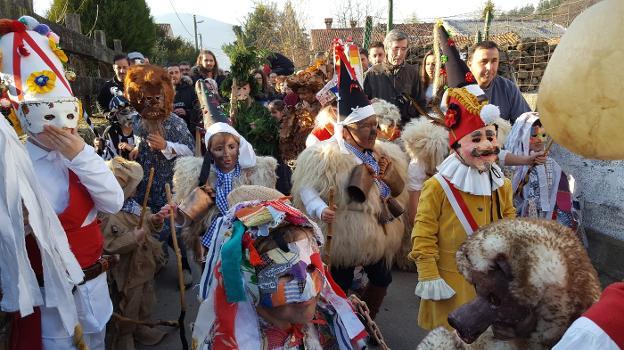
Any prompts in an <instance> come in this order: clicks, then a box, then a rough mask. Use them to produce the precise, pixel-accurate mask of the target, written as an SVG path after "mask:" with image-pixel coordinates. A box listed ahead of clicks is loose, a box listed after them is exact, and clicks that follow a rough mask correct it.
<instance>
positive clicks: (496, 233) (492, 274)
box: [418, 219, 600, 349]
mask: <svg viewBox="0 0 624 350" xmlns="http://www.w3.org/2000/svg"><path fill="white" fill-rule="evenodd" d="M457 267H458V269H459V271H460V272H461V273H462V275H463V276H464V277H465V278H466V279H467V280H468V281H469V282H470V283H472V284H474V285H475V288H476V291H477V297H476V298H475V299H474V300H473V301H471V302H469V303H468V304H465V305H464V306H462V307H460V308H459V309H457V310H455V311H453V312H452V313H451V314H449V324H451V326H453V328H455V329H456V331H457V332H456V333H451V332H449V331H447V330H446V329H442V328H438V329H435V330H433V331H432V332H431V333H429V335H427V337H426V338H425V339H424V340H423V342H422V343H421V344H420V345H419V347H418V349H439V348H445V349H498V348H499V346H503V345H504V347H500V348H505V349H550V348H551V347H552V346H553V345H554V344H555V343H556V342H557V341H558V340H559V339H560V338H561V336H562V335H563V333H564V332H565V330H566V329H567V327H568V326H569V325H570V324H571V323H572V322H573V321H574V320H575V319H576V318H578V317H579V316H580V315H581V314H582V313H583V312H584V311H585V310H586V309H587V308H588V307H589V306H591V305H592V304H593V303H594V302H595V301H596V300H597V299H598V296H599V294H600V285H599V282H598V276H597V274H596V271H595V270H594V268H593V267H592V265H591V262H590V260H589V257H588V256H587V253H586V252H585V250H584V248H583V247H582V245H581V243H580V241H579V240H578V239H577V238H576V236H575V235H574V234H573V232H572V231H570V230H569V229H568V228H566V227H564V226H562V225H560V224H558V223H556V222H554V221H543V220H541V221H538V220H532V219H514V220H505V221H497V222H494V223H492V224H490V225H488V226H485V227H483V228H482V229H480V230H479V231H477V232H475V233H474V234H473V235H471V236H470V237H469V238H468V240H466V242H465V243H464V244H463V245H462V246H461V248H460V249H459V250H458V252H457Z"/></svg>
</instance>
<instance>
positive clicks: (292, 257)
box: [256, 238, 324, 308]
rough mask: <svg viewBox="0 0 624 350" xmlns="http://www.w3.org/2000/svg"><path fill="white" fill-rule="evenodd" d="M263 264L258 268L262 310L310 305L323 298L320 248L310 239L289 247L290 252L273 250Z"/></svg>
mask: <svg viewBox="0 0 624 350" xmlns="http://www.w3.org/2000/svg"><path fill="white" fill-rule="evenodd" d="M262 260H263V261H264V262H265V264H263V266H259V267H256V273H257V276H258V292H259V295H258V296H257V298H258V299H257V300H258V304H259V305H260V306H262V307H265V308H279V307H281V306H286V305H290V304H301V303H307V302H309V301H311V300H312V299H314V298H315V297H316V296H318V295H319V294H320V292H321V289H322V287H323V283H324V275H323V266H322V262H321V257H320V254H319V249H318V247H317V246H316V244H314V243H313V242H312V241H310V240H309V239H307V238H306V239H301V240H298V241H295V242H291V243H288V251H284V250H282V249H281V248H275V249H271V250H269V251H267V252H266V253H264V254H262Z"/></svg>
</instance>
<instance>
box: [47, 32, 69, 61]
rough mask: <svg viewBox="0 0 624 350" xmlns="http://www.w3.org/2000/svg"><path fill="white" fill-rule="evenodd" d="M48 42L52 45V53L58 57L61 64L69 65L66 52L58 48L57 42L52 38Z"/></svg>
mask: <svg viewBox="0 0 624 350" xmlns="http://www.w3.org/2000/svg"><path fill="white" fill-rule="evenodd" d="M48 41H49V43H50V48H51V49H52V52H54V54H55V55H56V57H58V58H59V60H61V62H63V63H67V55H66V54H65V52H64V51H63V50H61V49H60V48H59V47H58V46H56V42H54V40H52V38H50V39H49V40H48Z"/></svg>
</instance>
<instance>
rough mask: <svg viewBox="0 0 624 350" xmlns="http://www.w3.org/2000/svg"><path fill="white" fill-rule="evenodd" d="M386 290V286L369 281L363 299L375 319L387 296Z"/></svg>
mask: <svg viewBox="0 0 624 350" xmlns="http://www.w3.org/2000/svg"><path fill="white" fill-rule="evenodd" d="M386 290H387V288H385V287H377V286H374V285H372V284H370V283H369V284H368V287H367V288H366V291H365V292H364V294H363V295H362V301H363V302H365V303H366V305H367V306H368V310H369V311H370V317H371V319H373V320H374V319H375V316H377V313H378V312H379V308H380V307H381V303H382V302H383V300H384V298H385V297H386Z"/></svg>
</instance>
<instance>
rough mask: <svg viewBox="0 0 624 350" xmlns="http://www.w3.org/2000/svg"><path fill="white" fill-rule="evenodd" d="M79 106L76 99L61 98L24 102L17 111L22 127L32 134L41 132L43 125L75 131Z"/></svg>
mask: <svg viewBox="0 0 624 350" xmlns="http://www.w3.org/2000/svg"><path fill="white" fill-rule="evenodd" d="M79 111H80V108H79V105H78V99H76V98H73V97H71V98H62V99H58V100H54V101H37V102H25V103H23V104H21V105H20V106H19V107H18V109H17V114H18V116H19V118H20V122H21V123H22V126H25V127H26V129H27V130H28V131H29V132H31V133H33V134H38V133H40V132H42V131H43V126H44V125H54V126H56V127H59V128H68V129H76V128H77V127H78V118H79Z"/></svg>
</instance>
